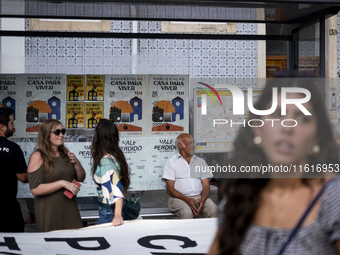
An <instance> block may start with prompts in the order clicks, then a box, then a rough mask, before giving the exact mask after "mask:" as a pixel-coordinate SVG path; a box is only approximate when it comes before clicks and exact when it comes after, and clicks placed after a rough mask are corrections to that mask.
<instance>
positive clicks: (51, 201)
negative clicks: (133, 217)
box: [27, 119, 85, 232]
mask: <svg viewBox="0 0 340 255" xmlns="http://www.w3.org/2000/svg"><path fill="white" fill-rule="evenodd" d="M65 133H66V130H65V129H64V128H63V126H62V124H61V122H60V121H58V120H54V119H49V120H45V121H44V122H43V123H42V124H41V126H40V129H39V134H38V144H37V149H36V150H35V151H34V152H33V153H32V155H31V157H30V160H29V163H28V170H27V171H28V181H29V185H30V189H31V191H32V194H33V196H34V208H35V215H36V221H37V231H38V232H45V231H52V230H62V229H76V228H81V227H83V224H82V221H81V218H80V213H79V209H78V204H77V199H76V195H77V193H78V192H79V187H78V186H77V185H76V184H74V183H72V181H73V180H74V179H75V180H77V181H78V182H82V181H84V180H85V171H84V168H83V167H82V165H81V163H80V161H79V160H78V159H77V157H76V156H75V155H74V153H72V152H70V151H68V149H67V148H66V147H65V146H64V138H65V137H64V136H65ZM65 190H69V191H70V192H72V194H73V195H74V196H73V197H72V198H71V199H69V198H68V197H66V196H65V195H64V192H65Z"/></svg>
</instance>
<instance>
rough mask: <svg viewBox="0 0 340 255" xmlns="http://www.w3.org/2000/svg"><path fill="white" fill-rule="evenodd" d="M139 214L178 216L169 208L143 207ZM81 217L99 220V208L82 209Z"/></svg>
mask: <svg viewBox="0 0 340 255" xmlns="http://www.w3.org/2000/svg"><path fill="white" fill-rule="evenodd" d="M139 216H140V217H142V219H154V218H173V217H176V215H175V214H173V213H172V212H170V211H169V209H168V208H141V210H140V214H139ZM80 217H81V220H82V221H83V222H85V223H87V222H89V221H97V220H98V219H99V215H98V210H89V211H80Z"/></svg>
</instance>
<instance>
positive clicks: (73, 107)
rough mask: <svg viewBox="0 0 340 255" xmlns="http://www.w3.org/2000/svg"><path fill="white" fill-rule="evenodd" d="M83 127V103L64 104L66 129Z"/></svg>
mask: <svg viewBox="0 0 340 255" xmlns="http://www.w3.org/2000/svg"><path fill="white" fill-rule="evenodd" d="M84 127H85V126H84V103H66V128H84Z"/></svg>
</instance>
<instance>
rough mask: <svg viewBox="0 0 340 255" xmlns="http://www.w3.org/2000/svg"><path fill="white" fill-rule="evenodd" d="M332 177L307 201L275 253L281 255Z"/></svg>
mask: <svg viewBox="0 0 340 255" xmlns="http://www.w3.org/2000/svg"><path fill="white" fill-rule="evenodd" d="M333 180H334V179H332V180H330V181H328V182H327V183H325V185H323V187H322V188H321V190H320V191H319V193H318V194H317V195H316V196H315V197H314V199H313V200H312V201H311V202H310V203H309V205H308V207H307V209H306V211H305V212H304V213H303V215H302V217H301V218H300V220H299V221H298V223H297V224H296V225H295V227H294V228H293V230H292V231H291V232H290V235H289V236H288V239H287V241H286V242H284V243H283V244H282V246H281V248H280V250H279V252H278V253H277V255H282V254H283V252H284V250H285V249H286V247H287V246H288V244H289V243H290V241H291V240H292V239H293V237H294V236H295V234H296V233H297V231H298V230H299V228H300V227H301V225H302V223H303V222H304V220H305V219H306V217H307V215H308V214H309V212H310V211H311V210H312V208H313V207H314V205H315V203H316V202H317V201H318V200H319V198H320V197H321V195H322V193H323V192H324V191H325V189H326V187H327V185H328V184H329V183H330V182H331V181H333Z"/></svg>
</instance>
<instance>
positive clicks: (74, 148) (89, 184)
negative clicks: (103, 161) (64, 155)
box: [65, 142, 97, 197]
mask: <svg viewBox="0 0 340 255" xmlns="http://www.w3.org/2000/svg"><path fill="white" fill-rule="evenodd" d="M65 146H66V148H68V149H69V151H71V152H73V153H74V154H75V155H76V157H77V159H78V160H79V161H80V162H81V165H82V166H83V168H84V170H85V173H86V178H85V180H84V181H83V182H81V183H80V184H81V187H80V191H79V192H78V194H77V197H93V196H97V190H96V186H95V185H94V182H93V178H92V173H91V171H92V170H91V169H92V155H91V143H90V142H85V143H65Z"/></svg>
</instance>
